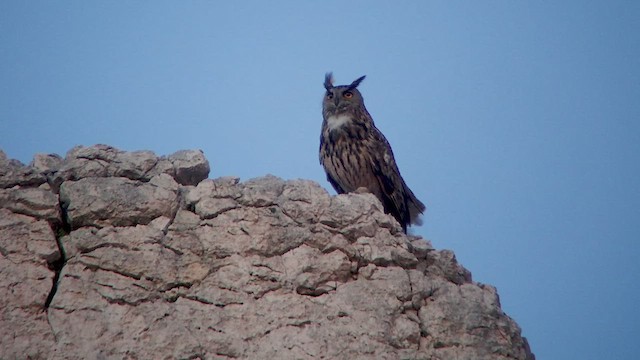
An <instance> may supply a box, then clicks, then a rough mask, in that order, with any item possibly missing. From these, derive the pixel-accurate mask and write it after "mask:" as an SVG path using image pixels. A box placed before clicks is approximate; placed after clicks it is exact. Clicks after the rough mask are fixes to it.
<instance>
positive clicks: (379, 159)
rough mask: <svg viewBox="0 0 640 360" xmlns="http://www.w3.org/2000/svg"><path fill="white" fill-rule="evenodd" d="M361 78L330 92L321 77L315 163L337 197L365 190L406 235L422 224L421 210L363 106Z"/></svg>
mask: <svg viewBox="0 0 640 360" xmlns="http://www.w3.org/2000/svg"><path fill="white" fill-rule="evenodd" d="M364 78H365V77H364V76H362V77H360V78H358V79H356V80H355V81H354V82H352V83H351V84H350V85H340V86H333V79H332V76H331V73H327V74H326V76H325V79H324V87H325V89H326V90H327V91H326V93H325V95H324V101H323V102H322V117H323V119H324V121H323V122H322V134H321V135H320V163H321V164H322V166H323V167H324V170H325V171H326V173H327V180H328V181H329V183H331V185H332V186H333V188H334V189H335V190H336V192H337V193H338V194H343V193H347V192H352V191H356V190H358V189H359V188H366V189H367V190H368V191H369V192H371V193H373V194H374V195H375V196H377V197H378V199H380V201H381V202H382V205H383V206H384V210H385V212H386V213H388V214H391V215H393V217H395V218H396V220H398V222H399V223H400V225H402V229H403V230H404V231H405V232H407V226H408V225H411V224H420V223H421V221H420V218H419V216H420V214H421V213H422V212H424V209H425V207H424V204H422V202H420V200H418V199H417V198H416V196H415V195H414V194H413V192H412V191H411V189H409V187H408V186H407V184H406V183H405V182H404V179H402V176H401V175H400V171H399V170H398V166H397V165H396V161H395V159H394V157H393V151H391V146H390V145H389V142H388V141H387V139H386V138H385V137H384V135H382V133H381V132H380V130H378V128H376V126H375V124H374V123H373V119H372V118H371V115H369V112H368V111H367V109H366V108H365V106H364V100H363V99H362V94H360V91H358V89H357V87H358V85H359V84H360V82H361V81H362V80H364Z"/></svg>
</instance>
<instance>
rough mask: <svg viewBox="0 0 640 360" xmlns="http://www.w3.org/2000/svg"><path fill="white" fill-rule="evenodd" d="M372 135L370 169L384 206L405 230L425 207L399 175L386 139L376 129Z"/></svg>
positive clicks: (415, 220) (418, 220)
mask: <svg viewBox="0 0 640 360" xmlns="http://www.w3.org/2000/svg"><path fill="white" fill-rule="evenodd" d="M372 136H373V138H372V141H371V142H370V144H369V146H370V149H369V154H370V155H371V162H372V169H373V171H374V174H375V176H376V179H377V181H378V184H379V187H380V190H381V192H382V196H383V203H384V206H385V207H386V208H387V209H388V210H389V211H390V212H391V214H392V215H394V217H395V218H396V219H398V221H399V222H400V224H401V225H402V226H403V228H405V230H406V226H407V225H409V224H411V223H416V224H418V223H419V222H420V219H419V215H420V214H421V213H422V212H423V211H424V209H425V207H424V205H423V204H422V203H421V202H420V201H419V200H418V199H417V198H416V197H415V195H414V194H413V192H412V191H411V190H410V189H409V187H408V186H407V185H406V183H405V182H404V179H403V178H402V176H401V175H400V170H398V165H397V164H396V160H395V158H394V156H393V150H391V146H390V145H389V142H388V141H387V139H386V138H385V137H384V135H382V133H381V132H380V131H379V130H378V129H375V131H373V133H372Z"/></svg>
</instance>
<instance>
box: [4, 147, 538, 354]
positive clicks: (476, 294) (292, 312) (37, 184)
mask: <svg viewBox="0 0 640 360" xmlns="http://www.w3.org/2000/svg"><path fill="white" fill-rule="evenodd" d="M208 173H209V164H208V162H207V160H206V159H205V157H204V155H203V154H202V152H201V151H180V152H177V153H175V154H173V155H170V156H167V157H157V156H156V155H155V154H153V153H152V152H148V151H142V152H123V151H120V150H117V149H114V148H112V147H109V146H105V145H97V146H92V147H76V148H74V149H72V150H71V151H69V153H68V154H67V155H66V157H65V158H64V159H63V158H61V157H60V156H57V155H36V156H35V157H34V160H33V162H32V163H31V164H30V165H29V166H24V165H23V164H21V163H19V162H17V161H15V160H9V159H7V157H6V155H5V154H4V153H2V152H1V151H0V272H1V273H2V276H1V277H0V295H1V296H2V302H1V303H0V358H2V359H14V358H15V359H174V358H175V359H226V358H242V359H268V358H271V359H313V358H318V359H364V358H371V359H534V356H533V354H532V353H531V351H530V350H529V346H528V344H527V341H526V339H525V338H523V337H522V336H521V331H520V328H519V327H518V325H517V324H516V323H515V322H514V321H513V320H512V319H511V318H509V317H508V316H507V315H506V314H505V313H504V312H503V311H502V310H501V308H500V301H499V298H498V295H497V292H496V289H495V288H494V287H492V286H489V285H483V284H479V283H474V282H473V281H472V279H471V274H470V273H469V271H467V270H466V269H465V268H463V267H462V266H460V265H459V264H458V263H457V262H456V259H455V255H454V254H453V253H452V252H450V251H447V250H441V251H439V250H435V249H434V248H433V247H432V246H431V244H430V243H429V242H428V241H426V240H424V239H421V238H415V237H411V236H406V235H404V234H403V233H402V229H401V228H400V226H399V224H397V223H396V222H395V220H394V219H393V218H392V217H391V216H388V215H385V214H384V213H383V211H382V206H381V204H380V203H379V202H378V200H377V199H376V198H375V197H374V196H373V195H369V194H348V195H338V196H330V195H329V194H328V193H327V192H326V191H325V190H324V189H323V188H322V187H320V185H318V184H317V183H315V182H312V181H307V180H289V181H284V180H282V179H279V178H277V177H274V176H266V177H262V178H257V179H252V180H248V181H246V182H243V183H241V182H239V180H238V178H234V177H222V178H217V179H213V180H211V179H207V176H208Z"/></svg>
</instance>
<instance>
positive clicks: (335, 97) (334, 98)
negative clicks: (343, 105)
mask: <svg viewBox="0 0 640 360" xmlns="http://www.w3.org/2000/svg"><path fill="white" fill-rule="evenodd" d="M339 102H340V97H338V96H334V97H333V103H334V104H336V107H338V103H339Z"/></svg>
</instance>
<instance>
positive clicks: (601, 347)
mask: <svg viewBox="0 0 640 360" xmlns="http://www.w3.org/2000/svg"><path fill="white" fill-rule="evenodd" d="M638 19H640V2H637V1H636V2H634V1H599V2H598V1H563V2H552V1H483V2H480V1H460V2H444V1H438V2H434V1H413V2H411V1H403V2H381V1H346V2H341V1H323V2H298V1H281V2H262V1H248V2H227V3H222V2H205V1H188V2H159V1H135V2H106V1H65V2H45V1H28V2H27V1H23V2H19V1H3V2H0V148H1V149H3V150H4V151H5V152H6V153H7V154H8V155H9V157H12V158H16V159H18V160H21V161H22V162H25V163H28V162H29V161H30V160H31V158H32V156H33V155H34V154H35V153H39V152H45V153H58V154H61V155H64V153H65V152H66V151H67V150H69V149H70V148H71V147H73V146H74V145H79V144H82V145H92V144H96V143H106V144H109V145H112V146H115V147H118V148H121V149H123V150H142V149H148V150H153V151H155V152H156V153H157V154H159V155H166V154H170V153H173V152H175V151H177V150H179V149H202V150H203V151H204V152H205V154H206V156H207V158H208V159H209V161H210V163H211V168H212V171H211V174H210V177H212V178H215V177H218V176H227V175H236V176H240V177H241V178H242V179H244V180H246V179H249V178H252V177H257V176H262V175H265V174H268V173H270V174H274V175H277V176H280V177H283V178H285V179H294V178H304V179H312V180H315V181H318V182H319V183H320V184H322V185H323V186H325V187H326V188H327V189H330V186H329V184H328V183H327V182H326V180H325V176H324V172H323V170H322V168H321V166H320V165H319V163H318V154H317V152H318V141H319V134H320V125H321V122H322V116H321V100H322V95H323V87H322V81H323V76H324V73H325V72H327V71H333V72H334V75H335V78H336V83H337V84H345V83H350V82H351V81H352V80H354V79H356V78H357V77H359V76H361V75H365V74H366V75H367V78H366V79H365V80H364V82H363V83H362V84H361V85H360V90H361V91H362V93H363V95H364V98H365V103H366V105H367V108H368V110H369V112H370V113H371V115H372V116H373V118H374V120H375V121H376V125H377V126H378V128H380V129H381V130H382V132H383V133H384V134H385V135H386V136H387V138H388V140H389V142H390V143H391V145H392V147H393V149H394V153H395V156H396V160H397V162H398V164H399V166H400V170H401V172H402V174H403V176H404V178H405V180H406V181H407V183H408V184H409V186H410V187H411V188H412V189H413V191H414V192H415V193H416V195H417V196H418V197H419V198H420V199H421V200H422V201H423V202H424V203H425V204H426V205H427V208H428V209H427V213H426V216H425V217H424V222H425V225H424V226H422V227H418V228H415V233H416V234H419V235H422V236H424V237H426V238H428V239H430V240H431V241H432V243H433V245H434V246H435V247H436V248H439V249H452V250H454V251H455V253H456V254H457V256H458V259H459V260H460V262H461V263H462V264H463V265H465V266H466V267H467V268H469V269H470V270H471V272H472V273H473V277H474V280H475V281H478V282H482V283H488V284H492V285H495V286H497V288H498V291H499V294H500V296H501V302H502V306H503V309H504V310H505V311H506V312H507V313H508V314H509V315H510V316H512V317H513V318H514V319H515V320H516V321H517V322H518V323H519V324H520V326H521V327H522V329H523V334H524V336H526V337H527V338H528V339H529V341H530V344H531V347H532V349H533V351H534V353H536V355H537V356H538V358H539V359H605V358H606V359H631V358H635V357H637V354H638V353H640V342H639V341H638V338H639V336H640V325H639V324H640V306H639V304H640V286H638V285H637V283H636V278H637V276H638V275H640V265H639V263H640V262H639V259H640V210H639V208H640V179H639V177H640V176H639V175H640V161H639V160H638V154H640V124H639V121H640V20H638ZM331 191H332V190H331ZM332 192H333V191H332Z"/></svg>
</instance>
